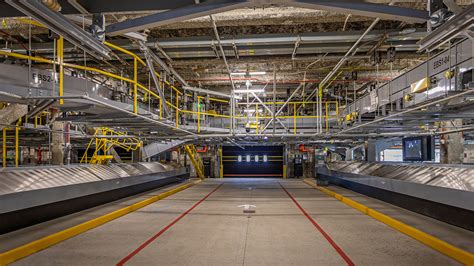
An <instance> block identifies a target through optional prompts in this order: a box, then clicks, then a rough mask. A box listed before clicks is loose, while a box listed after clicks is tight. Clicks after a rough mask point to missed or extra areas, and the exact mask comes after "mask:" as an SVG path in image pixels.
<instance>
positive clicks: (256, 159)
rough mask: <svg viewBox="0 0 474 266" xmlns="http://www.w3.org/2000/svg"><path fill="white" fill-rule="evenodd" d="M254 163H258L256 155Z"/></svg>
mask: <svg viewBox="0 0 474 266" xmlns="http://www.w3.org/2000/svg"><path fill="white" fill-rule="evenodd" d="M255 162H256V163H258V155H255Z"/></svg>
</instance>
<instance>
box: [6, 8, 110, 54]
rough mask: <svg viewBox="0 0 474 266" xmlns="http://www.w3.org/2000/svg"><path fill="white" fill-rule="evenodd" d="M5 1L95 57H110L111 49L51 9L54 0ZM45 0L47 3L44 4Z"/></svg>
mask: <svg viewBox="0 0 474 266" xmlns="http://www.w3.org/2000/svg"><path fill="white" fill-rule="evenodd" d="M5 2H6V3H8V4H9V5H11V6H13V7H14V8H16V9H18V10H19V11H21V12H22V13H24V14H25V15H27V16H30V17H32V18H34V19H35V20H37V21H38V22H40V23H41V24H43V25H45V26H46V27H47V28H49V29H50V30H52V31H54V32H55V33H56V34H58V35H60V36H63V37H64V39H66V40H67V41H69V42H71V43H72V44H73V45H75V46H77V47H79V48H81V49H82V50H84V51H85V52H86V53H88V54H90V55H91V56H93V57H95V58H97V59H110V56H109V53H110V52H111V49H110V48H108V47H107V46H105V45H104V44H103V43H102V42H100V41H99V40H97V39H95V38H94V37H93V36H92V35H91V34H89V33H88V32H86V31H84V30H82V29H81V28H80V27H78V26H77V25H76V24H74V23H73V22H71V21H70V20H69V19H68V18H66V17H65V16H63V15H62V14H61V13H59V12H56V11H53V9H52V8H51V7H55V6H56V5H55V4H54V3H53V2H56V3H57V1H55V0H5ZM45 2H47V4H45Z"/></svg>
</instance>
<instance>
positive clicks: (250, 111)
mask: <svg viewBox="0 0 474 266" xmlns="http://www.w3.org/2000/svg"><path fill="white" fill-rule="evenodd" d="M258 112H259V113H261V112H262V109H258ZM244 113H255V109H245V110H244Z"/></svg>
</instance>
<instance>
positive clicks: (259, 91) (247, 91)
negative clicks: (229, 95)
mask: <svg viewBox="0 0 474 266" xmlns="http://www.w3.org/2000/svg"><path fill="white" fill-rule="evenodd" d="M252 92H253V93H262V92H265V90H264V89H249V90H235V91H234V93H252Z"/></svg>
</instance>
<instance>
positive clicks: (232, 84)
mask: <svg viewBox="0 0 474 266" xmlns="http://www.w3.org/2000/svg"><path fill="white" fill-rule="evenodd" d="M209 18H210V19H211V24H212V29H213V30H214V35H215V37H216V40H217V44H218V45H219V49H220V51H221V54H222V59H223V60H224V64H225V67H226V68H227V73H228V75H229V79H230V84H231V86H232V93H231V95H232V96H231V100H230V111H231V113H230V117H231V119H230V131H231V132H232V133H234V123H235V121H234V116H235V101H234V98H235V95H234V91H235V84H234V80H233V79H232V71H231V70H230V67H229V64H228V63H227V58H226V57H225V52H224V48H222V42H221V38H220V37H219V32H218V31H217V25H216V22H215V21H214V18H213V17H212V15H209Z"/></svg>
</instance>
